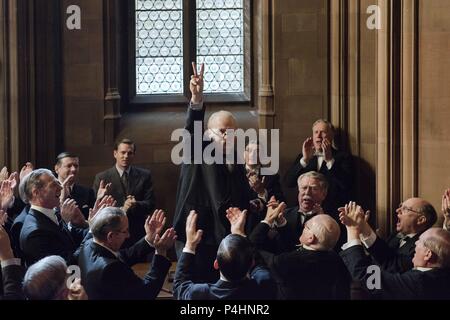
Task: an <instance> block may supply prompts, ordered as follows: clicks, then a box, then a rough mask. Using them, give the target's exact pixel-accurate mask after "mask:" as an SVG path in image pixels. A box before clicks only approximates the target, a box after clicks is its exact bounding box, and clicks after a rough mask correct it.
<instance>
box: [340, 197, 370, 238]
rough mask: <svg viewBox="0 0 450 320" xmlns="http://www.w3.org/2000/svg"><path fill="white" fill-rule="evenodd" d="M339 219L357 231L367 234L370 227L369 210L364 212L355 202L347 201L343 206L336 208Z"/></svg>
mask: <svg viewBox="0 0 450 320" xmlns="http://www.w3.org/2000/svg"><path fill="white" fill-rule="evenodd" d="M338 211H339V220H340V221H341V223H342V224H343V225H345V226H346V227H349V228H354V229H356V230H357V232H358V233H360V234H363V235H364V236H366V237H367V236H369V235H370V234H371V233H372V231H373V230H372V228H371V227H370V225H369V222H368V221H369V216H370V211H366V212H364V210H363V209H362V208H361V206H359V205H357V204H356V203H355V202H349V203H348V204H346V205H345V207H341V208H338Z"/></svg>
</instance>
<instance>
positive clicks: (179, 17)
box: [134, 0, 250, 96]
mask: <svg viewBox="0 0 450 320" xmlns="http://www.w3.org/2000/svg"><path fill="white" fill-rule="evenodd" d="M188 1H189V0H159V1H155V0H135V12H134V13H135V28H136V29H135V31H136V32H135V35H136V43H135V45H136V46H135V54H136V56H135V58H136V60H135V61H136V69H135V71H136V77H135V78H136V79H135V81H136V82H135V87H136V91H135V92H136V95H138V96H139V95H141V96H143V95H146V96H153V95H158V96H164V95H184V94H185V93H186V92H187V87H186V85H187V83H188V79H189V77H190V75H191V73H190V68H189V66H190V62H191V61H197V64H201V63H203V62H204V63H205V64H206V72H205V93H206V94H210V95H214V94H242V93H244V91H246V89H247V88H248V87H249V86H248V85H246V83H248V82H246V81H249V79H246V77H247V76H248V72H246V62H247V61H248V60H247V59H246V50H248V48H250V46H249V45H248V44H249V41H250V39H249V32H247V33H246V29H245V25H246V24H247V25H248V24H249V23H248V21H246V17H247V19H249V18H248V17H249V14H248V13H246V10H248V9H247V8H248V6H246V5H245V3H246V2H247V1H248V0H196V1H194V2H192V3H195V6H193V5H189V4H187V2H188ZM186 28H187V29H186ZM186 30H189V31H190V32H186ZM192 35H194V36H192ZM248 54H249V53H247V55H248ZM247 71H248V70H247Z"/></svg>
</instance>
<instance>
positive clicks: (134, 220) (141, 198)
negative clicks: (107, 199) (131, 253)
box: [93, 166, 155, 247]
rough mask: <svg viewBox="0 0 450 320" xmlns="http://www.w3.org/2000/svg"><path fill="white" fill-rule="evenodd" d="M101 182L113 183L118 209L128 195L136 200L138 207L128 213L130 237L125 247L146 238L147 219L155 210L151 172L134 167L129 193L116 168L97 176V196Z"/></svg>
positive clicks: (112, 192)
mask: <svg viewBox="0 0 450 320" xmlns="http://www.w3.org/2000/svg"><path fill="white" fill-rule="evenodd" d="M101 180H104V181H105V183H110V182H111V183H112V187H111V192H110V195H111V196H113V197H114V199H115V200H116V201H117V206H118V207H122V206H123V204H124V203H125V201H126V199H127V196H128V195H132V196H134V197H135V198H136V202H137V203H136V206H134V207H133V208H130V209H129V210H128V212H127V217H128V223H129V229H130V237H129V238H128V239H127V240H126V241H125V242H124V245H123V247H129V246H131V245H133V244H134V243H136V242H137V241H139V240H140V239H141V238H142V237H144V236H145V229H144V223H145V219H146V218H147V216H148V215H149V214H152V213H153V212H152V211H153V210H154V209H155V196H154V194H153V182H152V176H151V173H150V171H149V170H146V169H141V168H138V167H134V166H132V167H131V168H130V173H129V176H128V190H127V191H128V193H127V192H126V190H124V189H123V187H122V182H121V180H120V176H119V172H118V171H117V169H116V167H115V166H114V167H112V168H110V169H108V170H106V171H103V172H100V173H99V174H97V175H96V176H95V180H94V186H93V188H94V192H95V194H97V192H98V188H99V186H100V181H101Z"/></svg>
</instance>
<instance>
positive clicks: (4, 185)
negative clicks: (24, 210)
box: [0, 179, 14, 211]
mask: <svg viewBox="0 0 450 320" xmlns="http://www.w3.org/2000/svg"><path fill="white" fill-rule="evenodd" d="M13 202H14V192H13V189H12V188H11V181H10V180H8V179H7V180H3V181H2V182H1V185H0V209H1V210H5V211H6V210H7V209H9V208H10V207H11V206H12V204H13Z"/></svg>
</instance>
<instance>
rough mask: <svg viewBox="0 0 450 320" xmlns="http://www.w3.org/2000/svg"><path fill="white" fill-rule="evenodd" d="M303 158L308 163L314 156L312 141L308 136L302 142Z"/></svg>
mask: <svg viewBox="0 0 450 320" xmlns="http://www.w3.org/2000/svg"><path fill="white" fill-rule="evenodd" d="M302 154H303V160H305V162H306V163H308V162H309V161H310V160H311V159H312V157H313V156H314V141H313V138H311V137H309V138H307V139H306V140H305V141H304V142H303V147H302Z"/></svg>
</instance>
